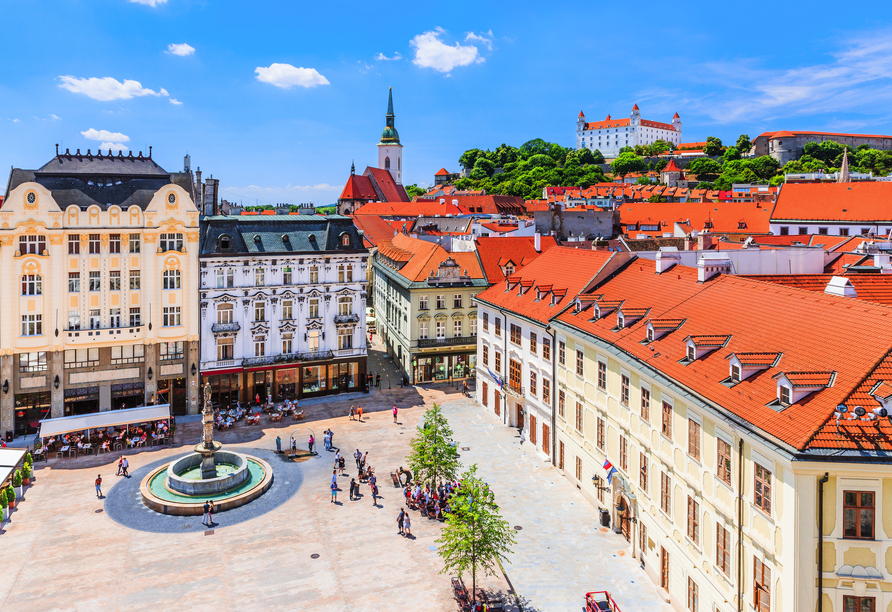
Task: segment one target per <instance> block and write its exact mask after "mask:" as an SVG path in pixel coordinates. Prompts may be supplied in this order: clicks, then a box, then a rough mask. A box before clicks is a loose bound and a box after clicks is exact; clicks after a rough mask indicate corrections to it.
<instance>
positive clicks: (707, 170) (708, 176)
mask: <svg viewBox="0 0 892 612" xmlns="http://www.w3.org/2000/svg"><path fill="white" fill-rule="evenodd" d="M687 169H688V172H690V173H691V174H694V175H696V176H697V177H698V178H699V179H701V180H704V179H705V180H707V181H713V180H715V178H716V177H717V176H718V175H720V174H721V173H722V164H720V163H719V162H717V161H715V160H714V159H705V158H700V159H695V160H694V161H692V162H691V163H690V164H689V165H688V168H687Z"/></svg>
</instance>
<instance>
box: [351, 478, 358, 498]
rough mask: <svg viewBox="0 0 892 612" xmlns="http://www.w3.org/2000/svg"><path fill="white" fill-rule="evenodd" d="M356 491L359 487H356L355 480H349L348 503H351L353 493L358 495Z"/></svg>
mask: <svg viewBox="0 0 892 612" xmlns="http://www.w3.org/2000/svg"><path fill="white" fill-rule="evenodd" d="M358 489H359V487H357V486H356V479H355V478H351V479H350V501H353V492H354V491H356V492H357V493H359V491H358ZM357 497H359V495H357Z"/></svg>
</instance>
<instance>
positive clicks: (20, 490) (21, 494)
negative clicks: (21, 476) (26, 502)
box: [15, 486, 25, 499]
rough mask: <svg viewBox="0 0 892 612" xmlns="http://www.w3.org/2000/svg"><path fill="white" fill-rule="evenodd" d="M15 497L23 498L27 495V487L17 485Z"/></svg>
mask: <svg viewBox="0 0 892 612" xmlns="http://www.w3.org/2000/svg"><path fill="white" fill-rule="evenodd" d="M15 497H16V499H22V498H23V497H25V487H23V486H20V487H16V492H15Z"/></svg>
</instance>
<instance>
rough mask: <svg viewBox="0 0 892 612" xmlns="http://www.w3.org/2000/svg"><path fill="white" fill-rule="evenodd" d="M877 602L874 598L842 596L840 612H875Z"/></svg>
mask: <svg viewBox="0 0 892 612" xmlns="http://www.w3.org/2000/svg"><path fill="white" fill-rule="evenodd" d="M876 609H877V600H876V598H874V597H856V596H854V595H844V596H843V598H842V612H876Z"/></svg>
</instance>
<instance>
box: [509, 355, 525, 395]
mask: <svg viewBox="0 0 892 612" xmlns="http://www.w3.org/2000/svg"><path fill="white" fill-rule="evenodd" d="M521 372H523V369H522V366H521V365H520V362H519V361H515V360H514V359H509V360H508V384H509V385H510V386H511V387H512V388H514V389H515V390H518V391H519V390H520V389H521V384H520V377H521Z"/></svg>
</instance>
